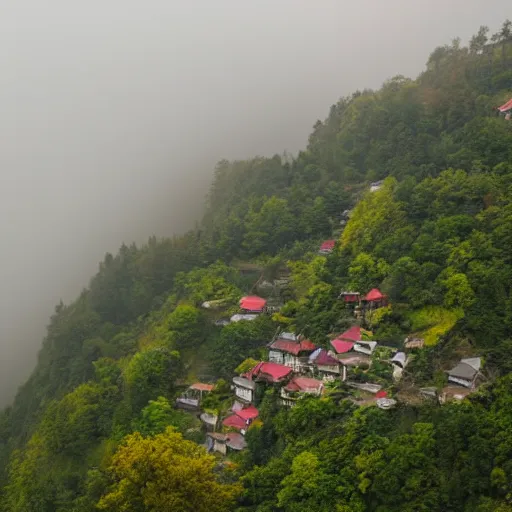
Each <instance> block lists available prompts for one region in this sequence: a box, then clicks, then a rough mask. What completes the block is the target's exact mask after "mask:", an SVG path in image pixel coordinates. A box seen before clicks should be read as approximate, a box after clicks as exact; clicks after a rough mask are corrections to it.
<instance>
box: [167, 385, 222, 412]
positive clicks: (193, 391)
mask: <svg viewBox="0 0 512 512" xmlns="http://www.w3.org/2000/svg"><path fill="white" fill-rule="evenodd" d="M214 387H215V386H214V385H213V384H203V383H202V382H196V383H195V384H192V385H191V386H189V387H188V389H187V390H186V391H185V392H184V393H183V394H182V395H181V396H180V397H179V398H177V399H176V407H178V408H180V409H189V410H195V409H199V405H200V404H201V400H202V399H203V395H205V394H207V393H210V392H211V391H212V390H213V388H214Z"/></svg>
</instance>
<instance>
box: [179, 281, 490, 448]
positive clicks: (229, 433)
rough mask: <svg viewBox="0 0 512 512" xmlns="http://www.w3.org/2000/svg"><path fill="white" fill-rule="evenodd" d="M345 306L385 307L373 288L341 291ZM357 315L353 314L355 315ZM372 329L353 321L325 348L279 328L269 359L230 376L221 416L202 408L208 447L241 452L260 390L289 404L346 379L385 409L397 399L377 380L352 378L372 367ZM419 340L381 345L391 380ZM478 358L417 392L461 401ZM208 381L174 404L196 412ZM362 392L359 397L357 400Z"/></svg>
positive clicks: (261, 302) (472, 382)
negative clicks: (442, 382)
mask: <svg viewBox="0 0 512 512" xmlns="http://www.w3.org/2000/svg"><path fill="white" fill-rule="evenodd" d="M340 299H342V300H343V301H344V302H345V303H346V304H347V305H351V306H354V309H357V308H362V309H363V310H365V309H366V310H367V309H369V310H370V311H371V310H372V309H374V308H378V307H381V306H384V305H387V297H386V296H385V295H384V294H383V293H381V292H380V290H378V289H373V290H370V292H368V293H367V294H366V295H364V296H361V294H360V293H358V292H352V291H344V292H342V293H341V294H340ZM265 307H266V301H265V299H262V298H260V297H257V296H246V297H243V298H242V299H241V300H240V308H241V312H240V313H239V314H238V315H235V317H236V318H233V317H232V319H231V321H238V320H241V319H244V320H250V319H253V318H256V317H257V316H258V315H260V314H262V313H264V312H265ZM356 316H357V315H356ZM371 338H372V333H371V332H369V331H366V330H364V329H363V328H362V327H360V326H359V325H355V326H353V327H351V328H349V329H347V330H346V331H345V332H343V333H341V334H339V335H338V336H336V337H335V338H334V339H332V340H331V341H330V347H329V348H328V349H326V348H321V347H317V346H316V345H315V344H314V343H313V342H311V341H310V340H307V339H305V338H304V337H302V336H300V335H297V334H295V333H289V332H281V333H279V334H278V335H276V336H275V337H274V339H273V340H272V341H271V342H270V343H269V344H268V345H267V348H268V360H267V361H261V362H259V363H257V364H256V365H255V366H254V367H253V368H251V369H250V370H249V371H247V372H245V373H242V374H240V375H237V376H236V377H234V378H233V380H232V386H231V389H232V391H233V403H232V406H231V408H230V410H229V413H228V414H227V416H225V417H224V418H219V417H218V416H217V415H216V414H212V413H209V412H206V411H204V412H202V414H200V419H201V421H202V422H203V424H204V425H205V427H206V431H207V448H208V450H210V451H216V452H219V453H221V454H223V455H226V454H227V453H229V452H231V451H235V452H236V451H240V450H243V449H244V448H245V447H246V441H245V434H246V432H247V429H248V428H249V426H250V425H251V424H252V423H253V422H254V421H256V420H257V419H258V416H259V411H258V409H257V405H258V403H259V401H260V399H261V397H262V396H263V394H264V392H265V389H267V388H268V387H274V388H275V389H277V390H278V393H279V401H280V403H281V405H282V406H285V407H291V406H293V405H294V404H295V403H297V401H298V400H300V399H301V398H302V397H304V396H308V395H309V396H316V397H320V396H322V395H323V394H324V393H325V392H326V386H328V383H330V382H336V381H337V382H345V384H346V385H347V386H348V387H350V388H352V389H353V390H356V391H357V393H358V394H359V399H358V400H356V399H354V400H353V401H354V402H355V403H358V404H361V405H362V404H368V403H375V404H376V405H377V406H378V407H380V408H381V409H390V408H392V407H394V406H395V405H396V400H394V399H393V398H390V397H388V395H387V392H386V391H384V390H383V389H382V386H381V385H380V384H377V383H370V382H361V381H360V380H358V379H356V378H353V377H354V376H355V375H356V372H359V373H360V371H361V370H363V371H365V370H366V369H369V368H371V367H372V361H373V360H374V358H375V357H376V350H377V348H378V347H379V343H378V342H377V341H374V340H372V339H371ZM424 343H425V342H424V340H423V339H419V338H407V339H406V340H405V342H404V348H403V349H402V350H398V349H396V348H394V349H393V348H391V347H385V348H387V349H388V350H386V351H383V352H385V353H386V356H382V354H383V352H378V354H380V356H377V357H378V359H379V361H381V362H386V363H388V364H390V365H391V368H392V375H393V380H394V381H395V382H398V381H400V379H401V378H402V375H403V373H404V371H405V369H406V367H407V365H408V363H409V362H410V360H411V356H410V354H411V351H414V350H418V349H422V348H423V347H424ZM480 369H481V360H480V358H469V359H462V360H461V361H460V362H459V363H458V364H457V365H456V366H455V367H454V368H452V369H451V370H449V371H448V372H447V374H448V382H449V385H448V386H446V387H445V388H444V389H443V390H442V391H441V392H440V393H438V392H437V390H436V388H421V389H420V390H419V393H420V396H421V397H422V398H425V399H430V398H434V399H436V400H439V402H441V403H444V402H446V401H448V400H460V399H463V398H465V397H466V396H467V395H468V394H469V393H471V392H472V391H473V390H475V389H476V387H477V385H478V382H479V379H480V378H481V377H482V375H481V372H480ZM213 389H214V386H213V385H212V384H203V383H195V384H192V385H191V386H190V387H189V388H188V389H187V391H185V393H183V395H182V396H181V397H179V398H178V399H177V401H176V405H177V406H178V407H181V408H185V409H188V410H191V411H199V412H200V410H201V401H202V399H203V396H204V395H205V394H207V393H210V392H211V391H213ZM361 396H362V398H361Z"/></svg>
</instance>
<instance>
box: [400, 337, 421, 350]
mask: <svg viewBox="0 0 512 512" xmlns="http://www.w3.org/2000/svg"><path fill="white" fill-rule="evenodd" d="M424 346H425V340H424V339H423V338H405V341H404V347H405V348H406V349H407V350H411V349H415V348H423V347H424Z"/></svg>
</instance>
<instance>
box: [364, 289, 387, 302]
mask: <svg viewBox="0 0 512 512" xmlns="http://www.w3.org/2000/svg"><path fill="white" fill-rule="evenodd" d="M383 298H384V295H383V294H382V293H381V291H380V290H379V289H378V288H373V289H372V290H370V291H369V292H368V293H367V294H366V297H365V298H364V300H367V301H368V302H374V301H378V300H382V299H383Z"/></svg>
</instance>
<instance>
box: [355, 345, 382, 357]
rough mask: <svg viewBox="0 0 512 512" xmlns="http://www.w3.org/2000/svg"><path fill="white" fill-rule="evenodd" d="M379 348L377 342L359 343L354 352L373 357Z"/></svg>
mask: <svg viewBox="0 0 512 512" xmlns="http://www.w3.org/2000/svg"><path fill="white" fill-rule="evenodd" d="M376 347H377V342H376V341H357V342H355V343H354V351H355V352H360V353H361V354H366V355H368V356H371V355H372V354H373V352H374V351H375V348H376Z"/></svg>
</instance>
